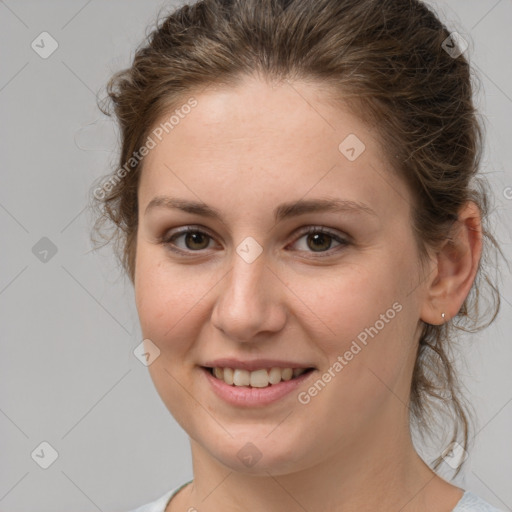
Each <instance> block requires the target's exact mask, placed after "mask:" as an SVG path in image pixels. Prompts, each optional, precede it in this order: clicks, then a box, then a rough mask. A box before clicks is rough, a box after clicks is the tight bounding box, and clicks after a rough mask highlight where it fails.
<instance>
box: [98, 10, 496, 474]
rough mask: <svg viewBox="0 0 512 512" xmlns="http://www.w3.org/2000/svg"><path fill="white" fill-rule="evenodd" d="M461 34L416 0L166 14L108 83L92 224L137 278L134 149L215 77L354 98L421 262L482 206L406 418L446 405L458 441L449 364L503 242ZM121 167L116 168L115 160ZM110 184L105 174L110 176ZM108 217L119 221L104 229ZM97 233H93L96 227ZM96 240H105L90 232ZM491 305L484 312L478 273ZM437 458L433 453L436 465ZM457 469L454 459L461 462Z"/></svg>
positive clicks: (417, 371) (227, 82)
mask: <svg viewBox="0 0 512 512" xmlns="http://www.w3.org/2000/svg"><path fill="white" fill-rule="evenodd" d="M454 43H455V39H453V38H450V32H449V31H448V30H447V28H446V27H445V26H444V25H443V24H442V23H441V22H440V21H439V19H438V18H437V16H436V15H435V14H434V13H433V12H432V11H431V10H430V8H428V7H427V6H426V5H425V4H424V3H422V2H421V1H418V0H201V1H199V2H197V3H195V4H193V5H183V6H182V7H180V8H179V9H176V10H175V11H174V12H172V13H171V14H170V15H167V16H165V17H164V18H163V19H161V20H159V21H158V22H157V24H156V27H155V29H154V30H153V31H152V32H151V33H150V34H149V35H148V36H147V38H146V40H145V41H144V43H143V44H142V45H141V46H140V47H139V49H138V50H137V51H136V53H135V56H134V59H133V63H132V65H131V67H129V68H128V69H125V70H122V71H120V72H118V73H116V74H115V75H114V76H113V77H112V78H111V80H110V81H109V83H108V85H107V97H106V102H105V104H104V105H102V106H101V105H100V108H102V110H103V112H104V113H106V114H108V115H112V110H113V114H114V116H115V118H116V120H117V122H118V124H119V128H120V135H121V151H120V156H119V161H118V167H116V170H114V171H113V173H112V174H111V175H110V177H109V178H108V179H107V183H109V186H108V187H104V186H103V187H101V186H97V187H96V188H95V189H94V198H93V203H94V206H95V207H96V208H98V209H99V212H100V215H99V217H98V218H97V220H96V224H95V226H94V230H93V233H99V234H100V235H101V237H103V240H105V241H109V240H114V241H115V243H116V253H117V255H118V258H119V260H120V262H121V264H122V266H123V267H124V269H125V271H126V272H127V274H128V276H129V277H130V279H131V281H132V282H133V280H134V271H135V257H136V235H137V227H138V201H137V192H138V184H139V179H140V175H141V171H142V167H143V164H144V159H143V158H140V159H138V158H134V157H133V155H134V154H137V151H138V150H139V148H141V147H142V146H143V145H144V144H145V142H146V141H147V137H148V135H149V134H150V132H151V130H152V129H154V127H155V124H156V123H157V122H158V121H159V120H160V119H161V118H162V116H163V115H165V114H168V113H170V112H172V111H173V110H174V109H176V108H177V107H179V106H180V105H183V104H186V102H187V100H188V99H190V98H191V96H193V95H194V94H198V93H199V92H200V91H201V90H203V89H205V88H206V87H209V86H212V85H221V86H222V85H224V86H236V85H237V84H238V83H240V82H241V81H242V80H243V79H244V78H245V77H248V76H253V75H255V74H256V75H258V76H259V77H261V78H262V79H264V80H268V81H272V82H285V81H288V82H290V83H292V82H293V81H294V80H300V81H304V82H311V83H313V84H316V85H318V86H319V87H321V88H322V91H323V90H325V94H326V97H329V98H330V99H332V100H333V101H335V102H336V101H339V102H340V104H341V103H342V104H343V105H345V106H346V105H349V106H350V108H352V109H353V110H354V111H355V112H357V115H358V116H359V117H360V118H361V119H362V120H363V121H365V122H366V123H368V126H370V127H371V130H372V133H374V134H375V136H376V138H377V140H378V141H379V142H380V143H381V145H382V148H383V150H384V152H385V154H386V155H387V157H388V162H389V168H390V171H391V172H394V173H396V174H397V175H398V176H399V177H400V178H401V179H402V180H404V181H405V183H407V185H408V186H409V189H410V191H411V198H412V205H411V206H412V212H413V217H412V224H413V230H414V233H415V237H416V241H417V245H418V249H419V254H420V257H421V259H422V261H426V259H427V254H428V253H427V250H428V249H429V248H436V247H440V245H441V244H442V243H443V242H446V241H447V240H449V239H450V236H451V233H452V231H451V228H452V227H453V225H454V222H455V221H456V220H457V218H458V212H459V211H460V209H461V207H462V206H463V205H464V204H465V203H466V202H467V201H469V200H472V201H474V202H475V203H476V204H477V205H478V206H479V208H480V212H481V216H482V229H483V244H484V247H483V252H482V258H481V260H480V263H479V268H478V272H477V276H476V278H475V281H474V283H473V286H472V288H471V290H470V292H469V294H468V297H467V298H466V300H465V302H464V304H463V306H462V307H461V309H460V311H459V312H458V314H457V315H456V316H455V317H454V318H453V319H451V320H450V321H448V322H446V323H444V324H443V325H430V324H426V323H425V324H424V326H423V331H422V333H421V336H420V339H419V343H418V348H417V357H416V363H415V367H414V373H413V377H412V383H411V396H410V411H411V420H413V421H412V422H413V423H415V424H416V425H419V426H420V429H419V430H420V431H432V430H433V428H432V427H436V426H438V425H436V422H435V421H433V420H432V418H433V416H432V413H434V412H436V411H440V410H443V409H444V410H445V411H447V412H448V414H449V417H450V418H451V420H452V423H451V425H452V426H451V428H450V430H449V432H450V433H449V435H450V438H451V441H457V442H459V444H461V445H462V446H463V447H464V448H467V447H468V442H469V439H470V427H469V425H470V420H469V419H470V417H471V414H470V411H469V409H468V406H467V403H466V402H465V401H464V400H463V398H462V394H461V392H460V384H459V383H458V381H457V378H456V373H455V371H454V367H453V356H452V349H453V345H454V338H455V336H454V335H455V334H456V333H455V329H461V330H464V331H469V332H476V331H477V330H480V329H481V328H483V327H486V326H487V325H489V323H491V322H492V321H493V320H494V318H495V317H496V315H497V313H498V310H499V306H500V301H499V294H498V290H497V287H496V285H495V284H493V282H492V280H491V279H490V275H489V273H488V272H486V267H491V264H490V252H489V251H490V249H491V248H495V249H497V250H500V249H499V246H498V244H497V242H496V240H495V239H494V237H493V236H492V234H491V233H490V231H489V229H488V223H487V215H488V213H489V200H490V195H489V189H488V185H487V183H486V181H485V180H484V178H483V177H481V176H480V175H478V176H477V173H478V171H479V166H480V159H481V153H482V147H483V128H482V125H481V124H480V121H479V119H478V114H477V112H476V111H475V107H474V103H473V90H472V89H473V87H472V83H473V78H474V77H473V75H472V73H471V70H470V66H469V63H468V61H467V59H466V58H465V55H464V54H460V55H457V54H454V53H453V52H450V51H449V49H450V48H453V47H454ZM121 169H122V170H123V172H122V175H121V173H120V172H119V171H120V170H121ZM104 183H105V182H104ZM105 223H109V224H110V226H113V227H114V231H113V232H112V231H110V232H109V234H106V232H104V231H103V228H104V227H105ZM93 239H94V237H93ZM95 241H97V240H95ZM484 285H489V289H490V291H491V302H490V304H491V306H490V307H489V308H487V309H486V310H485V311H482V308H481V306H480V302H481V301H480V300H479V298H481V295H482V286H484ZM441 460H442V459H441V457H438V458H437V459H436V460H434V461H433V467H434V468H437V467H438V465H439V463H440V462H441ZM459 469H460V467H459Z"/></svg>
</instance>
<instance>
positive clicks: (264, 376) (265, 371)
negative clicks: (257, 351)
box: [202, 366, 315, 388]
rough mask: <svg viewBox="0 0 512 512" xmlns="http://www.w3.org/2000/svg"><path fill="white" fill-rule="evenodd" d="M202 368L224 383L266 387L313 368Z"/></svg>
mask: <svg viewBox="0 0 512 512" xmlns="http://www.w3.org/2000/svg"><path fill="white" fill-rule="evenodd" d="M202 368H203V370H204V371H206V372H208V373H209V374H210V375H211V376H212V377H214V378H215V379H217V380H219V381H222V382H223V383H224V384H227V385H228V386H232V387H240V388H268V387H272V386H276V385H277V384H279V383H281V382H286V381H290V380H295V379H297V378H299V377H301V376H304V377H305V376H306V374H309V373H311V372H312V371H314V370H315V368H314V367H308V368H281V367H277V366H274V367H271V368H259V369H255V370H252V371H249V370H245V369H242V368H230V367H221V366H214V367H210V366H202ZM301 380H302V379H301Z"/></svg>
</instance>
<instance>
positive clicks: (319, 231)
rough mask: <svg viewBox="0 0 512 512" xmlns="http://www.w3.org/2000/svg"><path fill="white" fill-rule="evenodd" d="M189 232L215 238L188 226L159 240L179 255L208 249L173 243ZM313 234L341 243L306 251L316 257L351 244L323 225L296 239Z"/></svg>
mask: <svg viewBox="0 0 512 512" xmlns="http://www.w3.org/2000/svg"><path fill="white" fill-rule="evenodd" d="M189 233H195V234H201V235H206V236H207V237H209V238H210V239H213V237H212V236H211V235H210V234H209V233H207V232H206V231H203V230H201V229H199V227H196V226H187V227H186V228H185V229H182V230H180V231H177V232H176V233H173V234H172V235H171V236H167V235H164V236H163V237H161V239H160V240H159V241H160V243H161V244H163V245H165V246H167V248H168V249H169V250H170V251H172V252H174V253H177V254H179V255H188V254H190V253H200V252H202V251H204V250H206V249H200V250H198V251H193V250H190V249H189V250H183V249H177V248H176V246H175V244H174V243H173V241H174V240H175V239H176V238H179V237H180V236H184V235H187V234H189ZM312 234H323V235H328V236H329V237H330V238H332V239H334V240H335V241H336V242H338V243H340V246H338V247H337V248H334V249H328V250H327V251H320V252H317V253H315V252H313V251H306V252H311V253H312V254H315V256H314V258H323V257H327V256H332V252H333V251H337V250H339V249H341V248H343V247H346V246H348V245H350V241H349V240H348V239H346V238H342V237H340V236H339V235H337V234H336V233H334V232H332V231H330V230H326V229H325V228H323V227H322V226H309V227H308V228H307V229H306V230H303V231H301V232H300V233H299V234H298V236H299V238H297V240H296V241H298V240H300V239H301V238H303V237H304V236H306V235H312ZM294 243H295V242H294ZM299 252H300V251H299ZM322 254H325V256H322Z"/></svg>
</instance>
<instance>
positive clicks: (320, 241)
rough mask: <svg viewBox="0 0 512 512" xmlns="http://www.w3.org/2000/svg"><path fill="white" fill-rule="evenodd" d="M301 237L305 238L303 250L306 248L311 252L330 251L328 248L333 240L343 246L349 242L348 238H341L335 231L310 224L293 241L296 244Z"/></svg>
mask: <svg viewBox="0 0 512 512" xmlns="http://www.w3.org/2000/svg"><path fill="white" fill-rule="evenodd" d="M303 238H305V247H306V249H305V250H306V251H308V249H312V251H311V252H313V253H318V252H320V253H325V252H329V253H331V252H332V251H330V249H331V245H332V241H333V240H335V241H336V242H337V243H338V247H339V246H342V247H344V246H347V245H349V244H350V242H349V240H348V239H346V238H343V237H341V236H339V235H338V234H337V233H335V232H332V231H329V230H326V229H325V228H323V227H320V226H310V227H309V228H307V230H306V231H303V232H302V236H301V237H300V238H299V239H298V240H297V241H296V242H295V244H297V243H298V242H299V241H300V240H301V239H303ZM303 247H304V245H303ZM321 257H322V256H321Z"/></svg>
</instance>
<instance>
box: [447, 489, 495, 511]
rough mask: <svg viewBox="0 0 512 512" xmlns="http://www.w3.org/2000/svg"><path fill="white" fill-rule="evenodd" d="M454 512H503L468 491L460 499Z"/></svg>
mask: <svg viewBox="0 0 512 512" xmlns="http://www.w3.org/2000/svg"><path fill="white" fill-rule="evenodd" d="M453 512H501V511H500V510H499V509H497V508H495V507H493V506H492V505H490V504H489V503H487V502H486V501H484V500H483V499H482V498H480V497H479V496H477V495H476V494H473V493H472V492H470V491H466V492H465V493H464V494H463V496H462V498H461V499H460V501H459V503H457V506H456V507H455V508H454V509H453Z"/></svg>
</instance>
